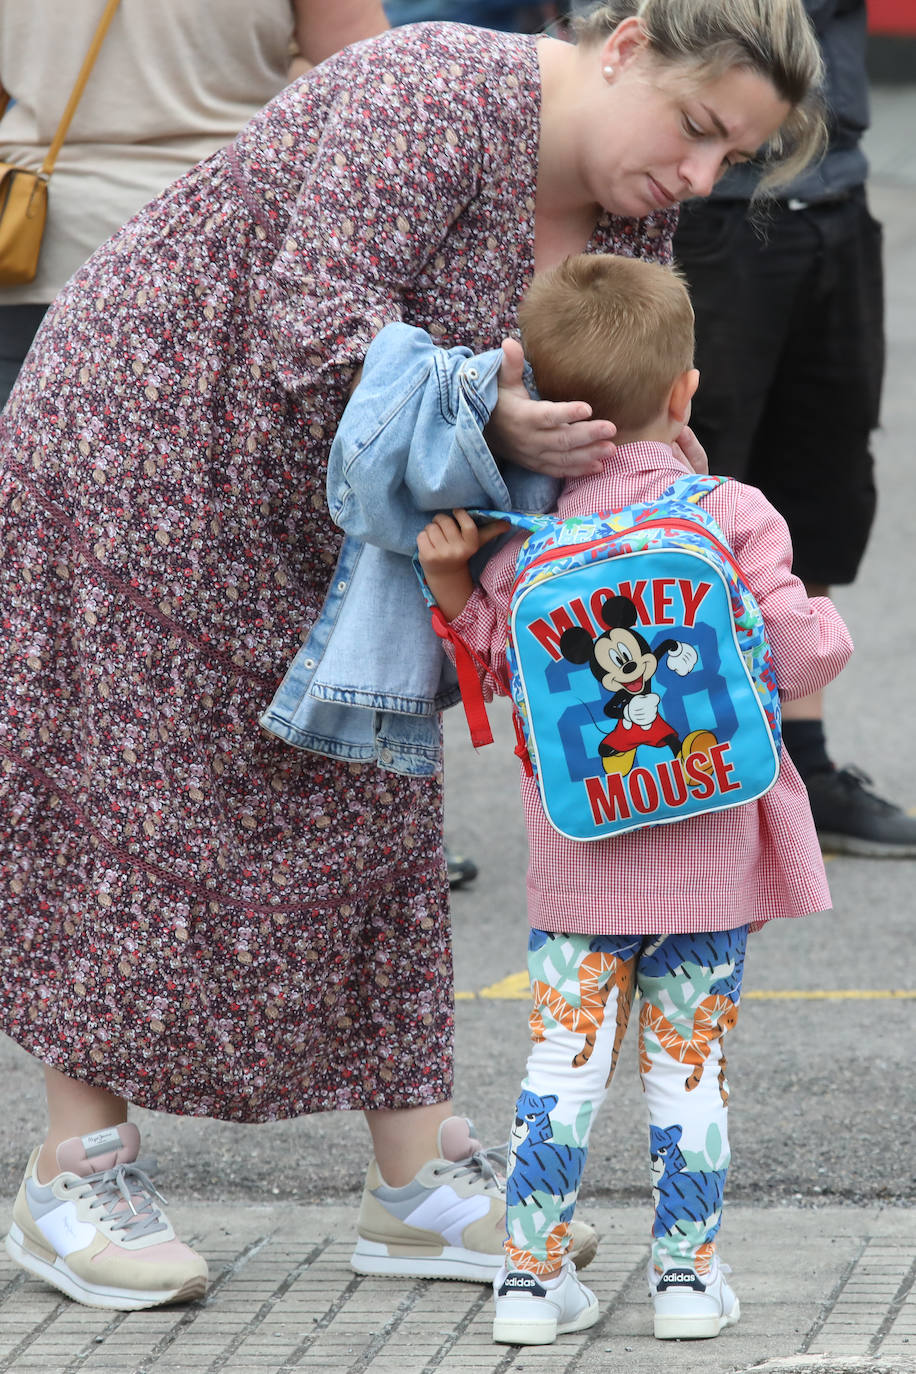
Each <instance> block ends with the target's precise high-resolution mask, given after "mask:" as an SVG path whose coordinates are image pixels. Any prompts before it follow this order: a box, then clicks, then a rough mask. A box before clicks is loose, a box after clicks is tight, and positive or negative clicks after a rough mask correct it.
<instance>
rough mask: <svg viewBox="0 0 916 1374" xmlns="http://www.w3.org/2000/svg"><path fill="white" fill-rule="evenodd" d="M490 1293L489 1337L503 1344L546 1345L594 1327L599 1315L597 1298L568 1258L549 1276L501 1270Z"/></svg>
mask: <svg viewBox="0 0 916 1374" xmlns="http://www.w3.org/2000/svg"><path fill="white" fill-rule="evenodd" d="M493 1293H494V1296H495V1299H496V1308H495V1311H494V1314H493V1339H494V1341H499V1342H501V1343H502V1344H504V1345H550V1344H551V1342H553V1341H555V1340H556V1338H557V1336H565V1335H566V1334H567V1333H568V1332H570V1331H585V1330H586V1328H587V1327H589V1326H594V1324H595V1322H596V1321H597V1320H598V1317H599V1316H600V1309H599V1307H598V1299H597V1298H596V1297H595V1295H594V1293H593V1292H592V1290H591V1289H590V1288H586V1286H585V1284H584V1283H580V1282H579V1279H578V1277H577V1275H576V1266H575V1265H574V1264H571V1263H570V1262H569V1260H565V1261H564V1263H563V1268H562V1270H561V1271H560V1273H559V1274H558V1275H557V1276H556V1278H552V1279H541V1278H538V1277H537V1275H535V1274H526V1273H524V1272H522V1271H521V1270H519V1269H509V1270H506V1269H502V1270H501V1271H500V1272H499V1274H497V1276H496V1278H495V1279H494V1280H493Z"/></svg>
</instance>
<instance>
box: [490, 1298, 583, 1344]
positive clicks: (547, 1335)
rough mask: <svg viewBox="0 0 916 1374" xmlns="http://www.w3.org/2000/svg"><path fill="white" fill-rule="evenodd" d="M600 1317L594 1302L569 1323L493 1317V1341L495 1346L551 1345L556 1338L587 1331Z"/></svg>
mask: <svg viewBox="0 0 916 1374" xmlns="http://www.w3.org/2000/svg"><path fill="white" fill-rule="evenodd" d="M600 1316H601V1308H600V1307H599V1306H598V1304H597V1302H596V1303H593V1304H592V1305H591V1306H590V1307H586V1308H585V1310H584V1311H582V1312H580V1313H579V1315H578V1317H575V1318H574V1319H573V1320H572V1321H571V1322H532V1321H525V1320H523V1319H522V1318H516V1319H512V1318H510V1317H494V1319H493V1340H494V1341H495V1342H496V1344H497V1345H552V1344H553V1342H554V1341H555V1340H556V1338H557V1336H568V1335H570V1334H571V1333H572V1332H573V1331H587V1330H588V1328H589V1327H590V1326H594V1325H595V1322H596V1321H597V1320H598V1318H599V1317H600Z"/></svg>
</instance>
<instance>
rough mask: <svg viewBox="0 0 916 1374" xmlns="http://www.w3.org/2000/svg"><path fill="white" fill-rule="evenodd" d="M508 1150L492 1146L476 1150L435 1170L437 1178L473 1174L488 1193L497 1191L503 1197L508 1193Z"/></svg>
mask: <svg viewBox="0 0 916 1374" xmlns="http://www.w3.org/2000/svg"><path fill="white" fill-rule="evenodd" d="M508 1150H509V1146H508V1145H491V1146H489V1148H488V1149H486V1150H475V1151H474V1153H473V1154H470V1155H467V1156H466V1157H465V1158H464V1159H456V1160H454V1161H453V1162H452V1163H450V1164H449V1165H448V1166H447V1168H444V1169H435V1170H434V1171H433V1172H434V1173H435V1174H436V1175H437V1176H438V1175H441V1174H446V1173H449V1174H451V1173H454V1174H456V1175H457V1177H458V1178H465V1177H466V1176H467V1175H468V1174H472V1175H473V1176H474V1177H475V1178H478V1179H480V1181H481V1183H482V1184H483V1186H484V1188H485V1189H486V1191H487V1192H490V1191H493V1190H495V1191H496V1192H497V1193H499V1194H500V1195H502V1194H503V1193H504V1192H505V1191H506V1179H505V1170H506V1156H507V1154H508ZM496 1165H499V1166H500V1167H501V1170H502V1172H501V1173H498V1172H497V1169H496V1167H495V1166H496Z"/></svg>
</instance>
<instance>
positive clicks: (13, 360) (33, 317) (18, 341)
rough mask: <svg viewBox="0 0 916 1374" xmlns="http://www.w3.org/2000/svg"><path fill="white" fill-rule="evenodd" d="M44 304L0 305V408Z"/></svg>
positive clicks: (28, 346) (29, 345)
mask: <svg viewBox="0 0 916 1374" xmlns="http://www.w3.org/2000/svg"><path fill="white" fill-rule="evenodd" d="M47 308H48V307H47V306H46V305H0V410H2V409H3V407H4V406H5V405H6V403H7V401H8V400H9V394H10V392H11V391H12V389H13V383H14V382H15V380H16V378H17V377H18V376H19V369H20V368H21V367H22V364H23V362H24V361H25V355H26V354H27V353H28V351H29V349H30V348H31V347H32V340H33V339H34V337H35V335H36V334H37V333H38V326H39V325H40V324H41V321H42V319H43V318H44V313H45V311H46V310H47Z"/></svg>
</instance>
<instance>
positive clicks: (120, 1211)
mask: <svg viewBox="0 0 916 1374" xmlns="http://www.w3.org/2000/svg"><path fill="white" fill-rule="evenodd" d="M155 1167H156V1161H155V1160H154V1159H138V1160H136V1161H135V1163H133V1164H118V1165H117V1166H116V1167H115V1168H114V1169H105V1170H103V1171H102V1172H101V1173H98V1174H89V1175H88V1176H87V1177H86V1178H81V1179H80V1180H79V1182H78V1183H67V1184H65V1190H66V1191H67V1192H75V1193H77V1194H79V1195H80V1196H83V1197H84V1196H86V1194H91V1195H92V1197H93V1198H94V1199H95V1200H94V1201H93V1202H90V1204H89V1206H90V1208H91V1209H92V1210H94V1209H95V1208H96V1207H105V1208H107V1209H108V1210H107V1211H106V1212H104V1213H103V1214H102V1217H101V1220H102V1221H103V1222H111V1223H112V1229H113V1230H115V1231H124V1232H125V1233H126V1235H127V1239H128V1240H138V1239H139V1238H140V1237H141V1236H151V1235H154V1234H155V1233H156V1232H157V1231H165V1230H167V1229H168V1223H167V1222H166V1221H165V1219H164V1218H163V1216H162V1214H161V1213H160V1211H159V1208H158V1206H157V1205H156V1204H157V1200H158V1201H159V1202H161V1203H162V1204H163V1206H165V1201H166V1200H165V1198H164V1197H163V1196H162V1194H161V1193H160V1192H159V1189H158V1188H157V1187H156V1185H155V1184H154V1183H153V1181H152V1180H151V1179H150V1177H149V1173H148V1172H147V1170H154V1169H155ZM138 1201H139V1206H138V1205H137V1202H138ZM125 1203H126V1204H127V1206H126V1207H125V1205H124V1204H125Z"/></svg>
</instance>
